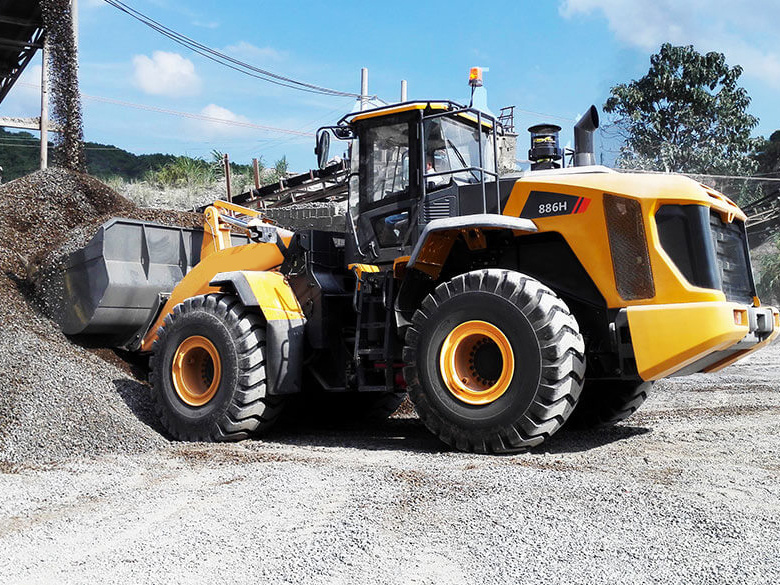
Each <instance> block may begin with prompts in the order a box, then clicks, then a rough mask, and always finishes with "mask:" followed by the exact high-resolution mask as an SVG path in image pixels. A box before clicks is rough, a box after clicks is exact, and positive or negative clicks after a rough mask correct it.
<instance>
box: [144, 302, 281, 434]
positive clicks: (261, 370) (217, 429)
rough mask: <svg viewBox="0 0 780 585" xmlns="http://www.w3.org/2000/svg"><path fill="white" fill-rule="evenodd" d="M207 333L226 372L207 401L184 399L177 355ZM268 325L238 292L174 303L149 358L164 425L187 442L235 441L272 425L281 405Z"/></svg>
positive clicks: (156, 400)
mask: <svg viewBox="0 0 780 585" xmlns="http://www.w3.org/2000/svg"><path fill="white" fill-rule="evenodd" d="M195 335H198V336H203V337H205V338H207V339H208V340H209V341H211V342H212V343H213V344H214V346H215V347H216V349H217V351H218V352H219V357H220V362H221V367H222V377H221V379H220V383H219V386H218V388H217V390H216V394H215V395H214V397H213V398H212V399H211V400H210V401H209V402H207V403H206V404H204V405H203V406H190V405H188V404H186V403H185V402H184V401H183V400H182V399H181V398H180V397H179V395H178V393H177V392H176V390H175V388H174V385H173V380H172V377H171V367H172V362H173V357H174V355H175V353H176V350H177V348H178V347H179V345H180V344H181V343H182V341H184V340H185V339H187V338H188V337H191V336H195ZM264 352H265V325H264V321H263V318H262V316H261V315H259V314H257V313H254V312H252V311H249V310H247V309H246V307H244V305H242V304H241V302H240V301H239V300H238V298H237V297H235V296H233V295H225V294H209V295H201V296H196V297H192V298H189V299H187V300H186V301H184V302H183V303H179V304H178V305H176V307H174V309H173V311H172V312H171V313H170V314H169V315H168V316H167V317H166V318H165V322H164V325H163V327H162V328H161V329H160V331H159V334H158V338H157V341H155V343H154V345H153V347H152V356H151V359H150V361H149V365H150V374H149V380H150V382H151V385H152V389H153V393H152V394H153V396H154V403H155V411H156V412H157V415H158V416H159V418H160V421H161V422H162V425H163V426H164V427H165V429H166V430H167V431H168V432H169V433H170V434H171V436H173V437H174V438H176V439H180V440H186V441H237V440H240V439H244V438H246V437H248V436H250V435H251V434H254V433H257V432H260V431H263V430H265V429H267V428H268V427H270V426H271V425H272V424H273V423H274V421H275V420H276V419H277V417H278V416H279V414H280V413H281V409H282V400H281V399H280V398H279V397H271V396H267V394H266V390H267V386H266V376H265V356H264Z"/></svg>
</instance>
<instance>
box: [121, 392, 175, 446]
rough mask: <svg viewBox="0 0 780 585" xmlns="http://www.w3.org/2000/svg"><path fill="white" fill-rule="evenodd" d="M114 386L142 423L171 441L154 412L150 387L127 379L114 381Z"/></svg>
mask: <svg viewBox="0 0 780 585" xmlns="http://www.w3.org/2000/svg"><path fill="white" fill-rule="evenodd" d="M113 384H114V386H115V387H116V392H117V394H119V396H120V397H121V398H122V400H124V402H125V404H126V405H127V408H129V409H130V411H131V412H132V413H133V414H134V415H135V417H136V418H137V419H138V420H139V421H140V422H142V423H143V424H145V425H146V426H147V427H149V428H150V429H152V430H153V431H154V432H156V433H159V434H160V435H162V436H163V437H164V438H166V439H169V440H170V437H169V436H168V433H166V432H165V429H163V427H162V425H161V424H160V420H159V419H158V417H157V415H156V414H155V412H154V404H153V403H152V397H151V393H150V392H151V391H150V389H149V387H148V386H146V385H145V384H141V383H140V382H136V381H135V380H128V379H127V378H124V379H118V380H113Z"/></svg>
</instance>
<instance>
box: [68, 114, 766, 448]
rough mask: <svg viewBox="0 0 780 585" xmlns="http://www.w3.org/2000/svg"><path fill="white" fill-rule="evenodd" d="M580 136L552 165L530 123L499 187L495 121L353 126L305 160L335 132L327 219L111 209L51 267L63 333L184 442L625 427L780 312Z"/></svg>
mask: <svg viewBox="0 0 780 585" xmlns="http://www.w3.org/2000/svg"><path fill="white" fill-rule="evenodd" d="M597 125H598V115H597V113H596V110H595V108H592V109H591V110H589V111H588V112H587V113H586V115H585V116H583V118H582V119H581V120H580V122H579V123H578V124H577V126H576V128H575V151H574V152H573V153H572V157H571V159H572V160H571V162H572V164H570V165H568V166H562V163H563V162H565V156H564V155H563V153H562V152H561V149H560V148H559V147H558V141H557V130H559V128H557V127H554V126H550V125H544V126H537V127H534V128H532V129H531V130H532V142H531V151H530V153H529V158H530V159H531V160H532V161H534V164H533V168H532V170H531V171H528V172H525V173H521V174H518V175H510V176H499V174H498V166H497V163H496V158H497V156H496V153H497V143H498V140H499V139H500V138H501V134H502V128H501V126H500V124H499V122H498V121H497V120H496V119H494V118H493V117H492V116H489V115H487V114H485V113H483V112H481V111H479V110H476V109H473V108H470V107H464V106H460V105H458V104H455V103H452V102H445V101H419V102H408V103H402V104H396V105H392V106H387V107H382V108H378V109H373V110H367V111H362V112H357V113H353V114H350V115H348V116H345V117H344V118H342V119H341V120H340V121H339V123H338V124H337V125H335V126H332V127H326V128H321V129H320V130H319V131H318V139H317V148H316V152H317V154H318V158H319V163H320V170H323V169H326V168H328V162H327V161H328V151H329V144H330V141H331V137H332V138H333V139H336V140H342V141H346V142H347V143H348V149H349V153H350V155H349V163H348V164H347V165H346V169H347V170H346V172H345V176H344V179H343V181H344V188H345V189H346V190H347V192H348V209H347V212H346V229H345V230H343V231H339V232H332V231H331V232H329V231H323V230H314V229H303V230H297V231H295V232H289V231H285V230H283V229H281V228H278V227H276V226H275V225H273V224H272V223H271V222H269V221H268V220H266V219H265V217H264V216H263V214H262V213H260V212H258V211H257V210H255V209H252V208H251V207H252V206H254V205H255V204H256V203H257V202H258V201H259V200H261V199H262V193H260V192H259V191H257V190H255V191H253V192H250V193H248V194H246V196H244V197H243V198H239V199H241V201H243V203H244V204H245V206H239V205H238V204H236V203H235V202H234V203H228V202H223V201H217V202H215V203H214V204H213V205H212V206H209V207H208V208H207V209H206V210H205V213H204V229H203V230H202V231H199V230H187V229H178V228H169V227H164V226H160V225H154V224H149V223H141V222H133V221H130V220H123V219H115V220H112V221H110V222H108V223H107V224H105V225H104V226H103V227H102V228H101V230H100V232H99V233H98V234H97V235H96V236H95V238H94V239H93V240H92V242H91V243H90V244H89V245H88V246H87V247H86V248H84V249H83V250H81V251H79V252H78V253H76V254H75V255H73V256H72V257H71V259H70V263H69V268H68V271H67V273H66V275H65V281H66V282H65V285H66V286H65V290H66V295H65V297H66V298H65V305H66V309H67V310H66V314H65V316H64V318H63V322H62V327H63V329H64V331H65V332H66V333H68V334H73V335H92V336H100V337H102V338H103V339H104V340H105V343H108V344H112V345H114V346H118V347H124V348H126V349H130V350H134V351H139V352H144V353H148V354H149V355H150V356H151V359H150V364H151V375H150V381H151V385H152V387H153V392H154V396H155V401H156V407H157V412H158V413H159V416H160V419H161V421H162V423H163V425H164V426H165V428H166V429H167V430H168V431H169V433H170V434H171V435H172V436H173V437H175V438H178V439H184V440H234V439H241V438H244V437H247V436H250V435H253V434H256V433H258V432H261V431H264V430H265V429H267V428H268V427H269V426H270V425H271V424H273V422H274V421H275V420H276V418H277V417H278V415H279V413H280V412H281V410H282V408H283V407H284V406H285V404H286V403H289V402H290V401H291V400H294V401H295V402H296V403H297V404H299V405H300V404H301V403H303V404H307V403H308V404H311V405H315V404H316V405H317V406H316V409H318V411H319V412H320V413H322V416H327V414H326V413H327V412H328V405H329V404H332V405H338V408H341V409H348V410H349V412H350V413H351V415H353V416H361V415H362V414H369V413H372V414H374V415H377V414H379V415H380V416H381V415H384V416H387V415H389V414H390V413H391V412H392V410H393V409H394V408H395V407H396V406H397V405H398V404H399V402H400V400H401V399H402V398H403V396H405V395H406V394H407V393H408V396H409V398H410V399H411V401H412V402H413V403H414V406H415V409H416V411H417V413H418V414H419V416H420V418H421V419H422V420H423V422H424V423H425V425H426V426H427V427H428V428H429V429H430V430H431V431H432V432H433V433H435V434H436V435H437V436H438V437H440V438H441V440H443V441H444V442H446V443H447V444H449V445H452V446H454V447H455V448H457V449H461V450H464V451H476V452H492V453H503V452H512V451H517V450H522V449H525V448H528V447H531V446H533V445H537V444H539V443H541V442H542V441H544V440H545V439H547V438H548V437H550V436H551V435H552V434H553V433H555V432H556V431H557V430H558V429H559V428H560V427H561V426H562V425H563V424H564V423H566V422H567V420H569V419H571V422H572V424H575V423H576V424H578V425H581V426H592V425H599V424H610V423H614V422H617V421H620V420H623V419H625V418H626V417H628V416H629V415H630V414H632V413H633V412H634V411H635V410H636V409H637V408H638V407H639V406H640V405H641V403H642V402H643V401H644V399H645V398H646V396H647V393H648V390H649V389H650V386H651V385H652V382H653V381H654V380H658V379H660V378H664V377H667V376H679V375H686V374H691V373H694V372H713V371H717V370H719V369H721V368H723V367H725V366H727V365H729V364H731V363H733V362H735V361H736V360H738V359H740V358H742V357H744V356H745V355H747V354H749V353H750V352H752V351H755V350H756V349H759V348H761V347H762V346H765V345H767V344H769V343H770V342H771V341H772V340H773V339H774V338H775V337H776V336H777V333H778V331H780V315H779V314H778V311H777V309H775V308H773V307H765V306H762V305H761V303H760V302H759V299H758V298H757V297H756V293H755V285H754V282H753V276H752V271H751V266H750V259H749V255H748V246H747V240H746V234H745V215H744V214H743V213H742V211H740V209H739V208H738V207H737V206H736V205H735V204H734V203H733V202H732V201H730V200H729V199H728V198H727V197H725V196H723V195H722V194H720V193H718V192H716V191H714V190H713V189H710V188H709V187H707V186H705V185H702V184H700V183H697V182H696V181H693V180H690V179H688V178H685V177H682V176H675V175H646V174H631V173H621V172H615V171H613V170H610V169H607V168H604V167H601V166H596V165H595V164H594V162H595V161H594V155H593V153H592V131H593V130H594V129H595V128H596V127H597ZM556 128H557V129H556ZM562 157H563V160H562ZM311 178H312V179H313V180H317V177H316V174H315V173H314V172H313V173H312V174H311ZM291 181H292V179H291ZM325 184H326V182H325V181H324V179H323V185H325ZM274 188H276V187H274ZM328 193H332V191H328V192H327V193H326V195H327V194H328Z"/></svg>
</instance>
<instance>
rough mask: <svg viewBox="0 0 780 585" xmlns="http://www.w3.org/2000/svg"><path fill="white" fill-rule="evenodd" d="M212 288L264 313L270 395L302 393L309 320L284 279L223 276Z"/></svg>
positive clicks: (250, 273)
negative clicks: (227, 291)
mask: <svg viewBox="0 0 780 585" xmlns="http://www.w3.org/2000/svg"><path fill="white" fill-rule="evenodd" d="M209 284H210V285H211V286H215V287H220V288H222V289H226V288H227V289H232V291H234V292H235V293H236V294H237V295H238V297H239V298H240V299H241V302H242V303H243V304H244V306H246V307H257V308H258V309H260V311H261V312H262V313H263V316H264V317H265V320H266V339H265V350H266V351H265V368H266V376H267V384H268V394H271V395H279V394H295V393H297V392H300V391H301V373H302V370H303V340H304V329H305V325H306V317H304V315H303V311H302V310H301V306H300V304H299V303H298V299H297V298H296V297H295V293H293V291H292V288H290V285H289V284H287V282H286V281H285V279H284V276H283V275H282V274H280V273H279V272H270V271H260V270H256V271H255V270H241V271H236V272H220V273H219V274H216V275H215V276H214V278H213V279H212V280H211V282H210V283H209Z"/></svg>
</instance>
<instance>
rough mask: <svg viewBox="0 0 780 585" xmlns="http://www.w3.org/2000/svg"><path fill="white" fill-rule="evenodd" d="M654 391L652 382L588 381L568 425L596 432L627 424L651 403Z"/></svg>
mask: <svg viewBox="0 0 780 585" xmlns="http://www.w3.org/2000/svg"><path fill="white" fill-rule="evenodd" d="M652 387H653V383H652V382H635V381H630V380H629V381H625V380H588V381H586V382H585V387H584V388H583V390H582V394H581V395H580V401H579V404H578V405H577V408H575V409H574V412H573V413H572V415H571V417H570V418H569V422H568V423H567V424H568V426H571V427H573V428H593V427H601V426H610V425H614V424H616V423H619V422H620V421H623V420H626V419H627V418H628V417H629V416H631V415H632V414H634V413H635V412H636V411H637V410H639V407H640V406H642V404H643V403H644V401H645V400H647V396H648V394H649V393H650V389H651V388H652Z"/></svg>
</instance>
